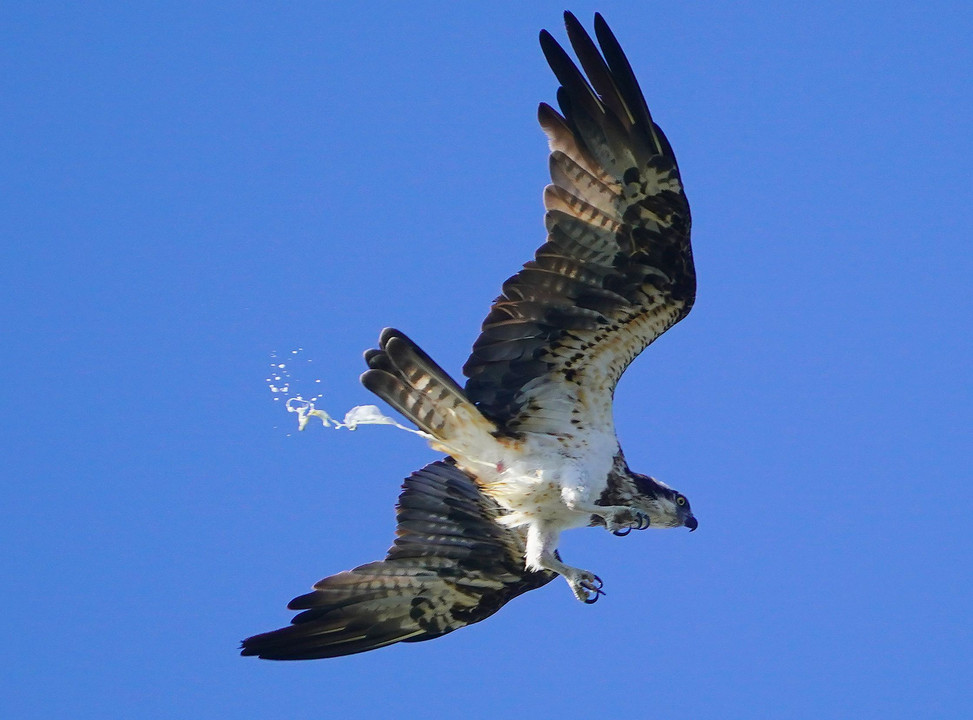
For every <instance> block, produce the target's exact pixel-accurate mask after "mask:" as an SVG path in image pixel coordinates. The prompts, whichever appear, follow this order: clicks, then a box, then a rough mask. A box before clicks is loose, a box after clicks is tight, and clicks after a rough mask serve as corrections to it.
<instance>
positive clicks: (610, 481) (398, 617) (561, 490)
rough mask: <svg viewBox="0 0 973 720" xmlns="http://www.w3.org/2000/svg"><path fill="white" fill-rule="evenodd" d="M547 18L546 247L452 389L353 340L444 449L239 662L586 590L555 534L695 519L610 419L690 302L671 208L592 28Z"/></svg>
mask: <svg viewBox="0 0 973 720" xmlns="http://www.w3.org/2000/svg"><path fill="white" fill-rule="evenodd" d="M565 24H566V26H567V35H568V39H569V40H570V42H571V46H572V47H573V49H574V52H575V55H576V56H577V58H578V62H579V64H580V69H579V67H578V66H577V65H575V63H574V62H573V61H572V60H571V58H570V57H569V56H568V54H567V53H566V52H565V50H564V49H563V48H562V47H561V46H560V45H559V44H558V43H557V41H556V40H554V38H553V37H552V36H551V35H550V33H548V32H547V31H542V32H541V35H540V43H541V48H542V50H543V52H544V55H545V57H546V58H547V62H548V64H549V65H550V66H551V69H552V70H553V71H554V74H555V76H556V77H557V79H558V81H559V82H560V88H559V89H558V91H557V102H558V105H559V107H560V112H558V111H557V110H555V109H554V108H552V107H551V106H549V105H547V104H545V103H541V105H540V108H539V111H538V117H539V120H540V124H541V127H542V128H543V130H544V132H545V133H546V134H547V138H548V143H549V145H550V150H551V153H550V160H549V164H550V172H551V184H550V185H548V186H547V187H546V188H545V189H544V206H545V208H546V214H545V224H546V228H547V241H546V242H545V243H544V244H543V245H542V246H541V247H540V248H539V249H538V250H537V252H536V253H535V255H534V259H533V260H531V261H530V262H528V263H526V264H525V265H524V266H523V268H522V269H521V270H520V271H519V272H518V273H517V274H516V275H514V276H513V277H511V278H510V279H508V280H507V281H506V282H505V283H504V284H503V286H502V291H501V294H500V296H499V297H498V298H497V299H496V300H495V301H494V303H493V306H492V307H491V308H490V312H489V314H488V315H487V317H486V319H485V320H484V322H483V326H482V330H481V332H480V335H479V337H478V338H477V340H476V342H475V343H474V345H473V350H472V354H471V355H470V357H469V360H467V362H466V364H465V365H464V366H463V374H464V375H465V376H466V378H467V380H466V385H465V387H461V386H460V385H459V384H458V383H457V382H456V381H455V380H453V379H452V378H451V377H450V376H449V375H448V374H447V373H446V371H444V370H443V369H442V368H441V367H439V366H438V365H437V364H436V363H435V362H434V361H433V360H432V359H431V358H430V357H429V356H428V355H427V354H426V353H425V352H423V351H422V350H421V349H420V348H419V347H418V346H417V345H416V344H415V343H413V342H412V341H411V340H410V339H409V338H408V337H406V336H405V335H404V334H403V333H401V332H399V331H397V330H393V329H386V330H384V331H383V332H382V334H381V337H380V338H379V347H378V348H377V349H373V350H369V351H367V352H366V353H365V361H366V363H367V365H368V370H367V371H366V372H365V373H364V374H363V375H362V377H361V380H362V383H363V384H364V385H365V387H366V388H368V389H369V390H371V391H372V392H373V393H375V394H376V395H378V396H379V397H380V398H382V399H383V400H385V401H386V402H387V403H388V404H389V405H391V406H392V407H394V408H395V409H396V410H398V411H399V412H400V413H401V414H402V415H404V416H405V417H406V418H408V419H409V420H410V421H412V422H413V423H414V424H415V425H416V426H417V427H418V428H419V430H420V431H422V432H423V433H425V434H426V435H427V436H428V437H429V438H430V444H431V445H432V447H433V448H435V449H437V450H440V451H443V452H445V453H446V457H445V458H444V459H442V460H438V461H436V462H433V463H431V464H429V465H427V466H426V467H424V468H422V469H421V470H418V471H416V472H414V473H413V474H412V475H411V476H410V477H408V478H406V480H405V483H404V485H403V490H402V494H401V495H400V496H399V502H398V506H397V522H398V525H397V529H396V538H395V542H394V544H393V546H392V547H391V548H390V549H389V551H388V554H387V556H386V558H385V559H384V560H381V561H378V562H373V563H369V564H367V565H362V566H360V567H357V568H355V569H354V570H349V571H346V572H341V573H338V574H336V575H332V576H330V577H327V578H325V579H324V580H321V581H320V582H319V583H317V585H315V586H314V590H313V591H312V592H310V593H308V594H306V595H301V596H300V597H297V598H295V599H294V600H292V601H291V603H290V605H289V606H288V607H289V608H290V609H292V610H300V611H301V612H300V613H299V614H298V615H296V616H295V617H294V618H293V620H292V621H291V622H292V624H291V625H290V626H288V627H284V628H281V629H279V630H274V631H272V632H267V633H263V634H260V635H254V636H253V637H250V638H247V639H246V640H244V641H243V645H242V654H243V655H257V656H259V657H262V658H268V659H275V660H299V659H312V658H325V657H337V656H341V655H350V654H352V653H358V652H363V651H366V650H372V649H375V648H379V647H384V646H386V645H390V644H392V643H396V642H417V641H421V640H429V639H431V638H435V637H439V636H441V635H445V634H446V633H449V632H452V631H453V630H456V629H458V628H461V627H464V626H466V625H470V624H472V623H476V622H479V621H481V620H483V619H485V618H487V617H489V616H490V615H492V614H493V613H495V612H496V611H497V610H499V609H500V607H502V606H503V605H504V604H505V603H507V602H508V601H509V600H511V599H512V598H514V597H516V596H518V595H521V594H523V593H525V592H527V591H529V590H533V589H535V588H538V587H541V586H543V585H545V584H547V583H549V582H551V581H552V580H553V579H554V578H556V577H557V576H559V575H560V576H561V577H563V578H564V579H565V580H566V581H567V584H568V585H569V586H570V588H571V591H572V592H573V594H574V595H575V596H576V597H577V598H578V599H579V600H581V601H583V602H585V603H594V602H595V601H596V600H598V598H599V596H600V595H602V594H603V591H602V581H601V579H600V578H599V577H598V576H597V575H595V574H594V573H593V572H591V571H589V570H584V569H581V568H577V567H573V566H571V565H569V564H567V563H566V562H565V561H564V559H563V558H562V557H561V556H560V554H559V553H558V549H557V548H558V539H559V536H560V534H561V532H562V531H564V530H567V529H570V528H576V527H584V526H600V527H603V528H605V529H606V530H608V531H609V532H613V533H615V534H616V535H626V534H628V533H629V532H630V531H632V530H644V529H646V528H650V527H652V528H674V527H687V528H689V529H690V530H691V531H692V530H695V529H696V526H697V521H696V518H695V517H694V516H693V513H692V511H691V510H690V507H689V501H688V500H687V499H686V497H685V496H684V495H682V494H681V493H679V492H677V491H675V490H673V489H672V488H670V487H669V486H668V485H665V484H664V483H662V482H660V481H659V480H656V479H654V478H652V477H649V476H647V475H641V474H639V473H635V472H632V471H631V470H630V469H629V467H628V464H627V463H626V462H625V456H624V455H623V454H622V450H621V448H620V447H619V444H618V439H617V438H616V435H615V427H614V421H613V418H612V398H613V395H614V391H615V385H616V384H617V382H618V379H619V377H620V376H621V375H622V373H623V372H624V370H625V368H626V367H627V366H628V365H629V363H631V361H632V360H633V359H634V358H635V357H636V356H637V355H638V354H639V353H640V352H642V350H643V349H645V347H646V346H648V345H649V344H650V343H651V342H652V341H654V340H655V339H656V338H658V337H659V336H660V335H661V334H662V333H664V332H665V331H666V330H668V329H669V328H670V327H672V326H673V325H674V324H675V323H677V322H679V320H681V319H682V318H683V317H685V316H686V314H687V313H688V312H689V310H690V308H691V307H692V305H693V300H694V298H695V294H696V276H695V271H694V268H693V258H692V251H691V248H690V242H689V233H690V214H689V204H688V202H687V200H686V195H685V193H684V192H683V186H682V180H681V178H680V175H679V169H678V166H677V164H676V158H675V156H674V155H673V152H672V148H671V146H670V145H669V142H668V140H667V139H666V137H665V135H664V134H663V132H662V130H661V129H660V128H659V126H658V125H656V124H655V123H654V122H653V120H652V117H651V115H650V114H649V109H648V106H647V105H646V102H645V98H644V97H643V95H642V91H641V90H640V88H639V85H638V82H637V81H636V79H635V75H634V73H633V72H632V68H631V66H630V65H629V63H628V60H627V59H626V57H625V55H624V53H623V52H622V49H621V47H620V46H619V44H618V41H617V40H616V39H615V36H614V34H613V33H612V31H611V30H610V29H609V27H608V25H607V23H605V21H604V19H603V18H602V17H601V15H597V14H596V15H595V23H594V26H595V37H596V38H597V42H598V45H597V46H596V45H595V42H594V41H593V40H592V38H591V36H590V35H588V33H587V32H586V31H585V29H584V28H583V27H582V25H581V23H580V22H578V20H577V19H576V18H575V17H574V15H572V14H571V13H565ZM599 47H600V51H599Z"/></svg>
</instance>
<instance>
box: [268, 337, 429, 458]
mask: <svg viewBox="0 0 973 720" xmlns="http://www.w3.org/2000/svg"><path fill="white" fill-rule="evenodd" d="M303 351H304V348H297V349H296V350H291V351H289V352H287V353H278V352H276V351H274V352H272V353H271V354H270V374H269V376H268V377H267V378H266V383H267V387H268V388H269V389H270V392H271V393H272V394H273V396H274V402H280V401H281V400H282V399H283V400H284V406H285V407H286V408H287V412H291V413H297V429H298V430H299V431H301V430H304V429H305V428H306V427H307V424H308V421H310V419H311V418H318V419H319V420H320V421H321V424H322V425H324V426H325V427H331V428H334V429H335V430H340V429H342V428H344V429H346V430H355V429H356V428H357V427H358V426H359V425H392V426H393V427H397V428H399V429H400V430H405V431H406V432H410V433H413V434H415V435H419V436H420V437H423V438H425V439H426V440H430V441H431V440H433V437H432V436H431V435H429V434H428V433H424V432H422V431H421V430H416V429H414V428H410V427H406V426H405V425H402V424H401V423H398V422H396V421H395V420H393V419H392V418H390V417H388V416H387V415H383V414H382V412H381V410H379V409H378V407H376V406H375V405H356V406H355V407H353V408H352V409H351V410H349V411H348V412H346V413H345V417H344V419H343V420H336V419H335V418H334V417H332V416H331V414H330V413H328V412H327V411H326V410H322V409H321V408H319V407H317V406H316V403H317V402H319V401H320V400H321V398H322V397H324V395H323V393H320V392H318V393H315V394H313V395H308V396H307V397H305V395H306V394H307V393H306V392H298V389H299V388H301V387H303V386H306V385H307V384H308V382H309V381H308V380H306V379H304V378H303V377H302V374H303V372H304V371H306V370H308V369H310V368H309V367H308V366H309V365H310V364H311V363H312V360H311V359H310V358H306V359H303V358H301V357H300V354H301V353H302V352H303ZM313 382H314V384H315V385H318V384H320V382H321V380H320V379H319V378H317V379H314V380H313ZM288 434H290V433H288Z"/></svg>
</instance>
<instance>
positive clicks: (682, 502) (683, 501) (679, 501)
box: [676, 495, 686, 505]
mask: <svg viewBox="0 0 973 720" xmlns="http://www.w3.org/2000/svg"><path fill="white" fill-rule="evenodd" d="M676 504H677V505H685V504H686V498H684V497H683V496H682V495H677V496H676Z"/></svg>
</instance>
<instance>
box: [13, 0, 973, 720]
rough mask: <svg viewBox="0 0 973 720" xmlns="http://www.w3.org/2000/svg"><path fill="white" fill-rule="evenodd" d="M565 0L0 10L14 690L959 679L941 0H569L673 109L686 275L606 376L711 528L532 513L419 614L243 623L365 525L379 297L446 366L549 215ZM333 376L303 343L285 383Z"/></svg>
mask: <svg viewBox="0 0 973 720" xmlns="http://www.w3.org/2000/svg"><path fill="white" fill-rule="evenodd" d="M563 9H565V8H564V6H563V5H562V4H554V3H550V2H546V1H538V2H532V3H525V2H519V3H508V2H495V3H480V4H476V5H475V6H472V5H471V6H467V4H460V3H451V4H447V3H426V2H413V3H369V4H365V3H289V4H287V6H286V7H279V6H274V7H272V6H271V5H270V4H267V5H261V4H258V3H240V4H219V3H206V4H203V5H202V6H200V4H196V3H193V4H189V3H186V4H175V3H162V4H152V5H148V4H146V5H144V6H143V5H141V4H136V3H98V2H94V3H84V4H77V3H31V4H22V5H21V6H20V7H7V8H5V9H4V10H3V12H2V15H0V41H2V42H0V58H2V66H0V127H2V128H3V130H2V132H0V152H2V158H3V160H2V163H0V216H2V218H3V222H2V227H0V232H2V235H3V243H2V249H0V252H2V256H0V311H2V315H0V317H2V321H0V322H2V328H3V330H2V336H3V338H4V342H5V346H6V351H5V353H4V365H5V370H4V374H5V382H4V383H3V388H2V399H3V407H4V421H3V432H2V434H0V444H2V447H0V449H2V453H3V457H4V465H5V472H4V480H3V483H2V497H0V547H3V548H4V550H3V552H2V553H0V592H2V597H3V601H2V605H0V607H2V608H3V612H2V613H0V630H2V633H3V636H4V642H3V644H2V650H0V714H2V715H3V716H4V717H17V718H35V717H36V718H49V717H57V716H70V717H73V718H96V717H97V718H104V717H139V718H157V717H158V718H171V717H181V718H197V717H198V718H212V717H234V718H251V717H252V718H265V717H309V716H312V715H314V716H322V714H323V716H325V717H355V718H372V717H388V716H389V713H390V712H392V713H394V714H395V715H397V716H402V717H414V718H424V717H460V716H462V717H464V718H469V719H471V720H473V719H476V718H496V717H498V716H503V717H509V716H510V715H511V713H516V714H517V715H518V716H520V715H523V716H525V717H538V718H540V717H575V716H586V717H587V716H593V715H611V716H615V715H631V716H641V717H652V718H685V717H701V718H706V717H719V718H722V719H723V720H730V719H733V718H764V717H773V718H812V717H813V718H816V719H823V718H847V717H856V716H857V717H883V718H886V719H891V718H914V717H961V716H964V715H965V714H969V713H970V712H971V711H973V700H971V697H970V689H969V680H970V677H971V674H973V663H971V657H970V648H971V647H973V637H971V634H973V633H971V625H973V623H971V621H970V616H969V609H970V607H971V603H973V597H971V594H973V593H971V572H970V556H971V550H973V543H971V540H970V535H969V532H968V524H969V521H970V519H971V514H973V513H971V505H973V503H971V489H970V465H971V463H970V459H971V458H970V445H971V427H973V418H971V404H973V403H971V392H970V390H971V382H970V365H971V363H970V359H971V357H973V347H971V330H973V327H971V324H973V323H971V309H973V308H971V292H970V277H971V276H973V252H971V250H970V238H971V236H973V217H971V215H973V212H971V207H973V140H971V137H973V112H971V110H973V102H971V100H970V97H971V94H973V70H971V69H973V51H971V43H970V38H971V37H973V11H971V10H970V8H969V5H968V4H967V3H947V2H927V3H921V4H920V3H914V4H910V3H897V4H893V3H878V2H861V3H855V4H853V6H852V4H846V3H830V2H819V3H773V2H765V3H758V2H752V3H691V2H687V3H621V2H602V3H599V4H592V3H588V2H585V3H581V4H576V5H573V6H572V7H571V9H572V10H574V11H575V12H576V13H577V14H578V16H579V17H580V18H582V19H583V21H584V23H585V24H586V25H587V26H589V27H590V22H591V15H592V13H593V12H594V10H600V11H601V12H603V14H605V16H606V18H607V19H608V21H609V23H611V25H612V26H613V28H614V30H615V32H616V34H617V35H618V37H619V39H620V41H621V43H622V45H623V47H624V48H625V49H626V51H627V52H628V55H629V58H630V60H631V62H632V65H633V66H634V68H635V70H636V73H637V75H638V76H639V78H640V79H641V81H642V85H643V88H644V90H645V93H646V95H647V97H648V100H649V105H650V107H651V108H652V110H653V113H654V115H655V118H656V120H657V121H658V122H659V123H660V124H661V125H662V126H663V128H664V129H665V131H666V133H667V134H668V136H669V139H670V140H671V141H672V144H673V146H674V148H675V151H676V154H677V157H678V158H679V162H680V167H681V169H682V173H683V178H684V181H685V184H686V187H687V192H688V195H689V198H690V202H691V203H692V207H693V218H694V236H693V239H694V248H695V255H696V262H697V269H698V273H699V296H698V300H697V303H696V307H695V309H694V310H693V312H692V314H691V315H690V316H689V317H688V318H687V319H686V320H685V321H684V322H683V323H682V324H680V325H679V326H678V327H676V328H675V329H674V330H673V331H671V332H670V333H669V334H667V335H666V336H665V337H664V338H663V339H662V340H660V341H659V342H658V343H657V344H656V345H654V346H653V347H652V348H650V349H649V351H647V352H646V353H645V354H644V355H643V356H642V357H641V358H640V359H639V360H638V361H637V362H636V363H635V364H634V365H633V367H632V368H631V369H630V370H629V372H628V374H627V375H626V376H625V378H624V379H623V381H622V383H621V385H620V387H619V390H618V393H617V402H616V422H617V426H618V431H619V434H620V436H621V438H622V441H623V444H624V446H625V448H626V454H627V456H628V459H629V461H630V463H631V464H632V466H633V467H634V468H636V469H640V470H642V471H645V472H649V473H651V474H653V475H656V476H658V477H660V478H661V479H663V480H665V481H667V482H669V483H670V484H672V485H674V486H676V487H678V488H679V489H680V490H682V491H683V492H685V493H686V494H687V495H688V496H689V497H690V498H691V500H692V503H693V508H694V510H695V511H696V514H697V516H698V518H699V520H700V528H699V531H698V532H696V533H694V534H693V535H689V534H688V533H685V532H675V531H673V532H667V533H662V532H646V533H633V534H632V535H631V536H629V537H627V538H625V539H619V538H615V537H612V536H610V535H608V534H607V533H604V532H600V531H597V530H593V529H592V530H579V531H573V532H571V533H568V534H567V535H565V536H564V538H563V543H562V549H563V550H564V552H565V553H569V554H570V557H571V558H572V561H573V562H574V563H575V564H578V565H580V566H582V567H589V568H592V569H593V570H595V571H596V572H597V573H598V574H599V575H600V576H601V577H602V578H603V579H604V580H605V583H606V590H607V592H608V595H607V597H605V598H604V599H603V600H602V601H601V602H599V603H598V604H597V605H595V606H591V607H588V606H584V605H582V604H581V603H578V602H577V601H576V600H574V598H573V597H572V596H571V594H570V592H569V591H568V590H567V588H566V586H565V585H564V584H563V583H561V582H558V583H553V584H551V585H549V586H547V587H545V588H543V589H541V590H539V591H537V592H535V593H532V594H529V595H527V596H525V597H523V598H520V599H518V600H516V601H514V602H513V603H511V604H510V605H509V606H507V607H506V608H505V609H504V610H503V611H502V612H501V613H499V614H498V615H497V616H495V617H493V618H491V619H490V620H488V621H487V622H485V623H482V624H480V625H478V626H475V627H472V628H470V629H467V630H463V631H461V632H458V633H455V634H453V635H451V636H448V637H445V638H441V639H439V640H436V641H434V642H431V643H424V644H419V645H399V646H396V647H393V648H388V649H385V650H382V651H378V652H374V653H367V654H364V655H360V656H356V657H349V658H344V659H338V660H330V661H316V662H308V663H285V664H280V663H276V664H275V663H269V662H264V661H258V660H255V659H252V658H240V657H238V656H237V650H236V648H237V643H238V641H239V640H240V639H241V638H242V637H244V636H246V635H250V634H252V633H254V632H258V631H263V630H269V629H272V628H274V627H278V626H280V625H281V624H284V623H286V622H287V621H288V620H289V618H290V616H291V614H290V613H288V612H287V611H286V610H285V608H284V606H285V604H286V602H287V601H288V600H289V599H290V598H291V597H293V596H294V595H297V594H300V593H302V592H304V591H305V590H306V589H307V588H308V587H309V586H310V584H311V583H313V582H315V581H316V580H318V579H319V578H320V577H323V576H324V575H326V574H330V573H332V572H336V571H339V570H342V569H346V568H349V567H352V566H354V565H357V564H360V563H363V562H366V561H369V560H373V559H377V558H379V557H381V556H382V554H383V553H384V551H385V549H386V548H387V546H388V544H389V543H390V541H391V538H392V530H393V513H392V508H393V504H394V501H395V497H396V495H397V492H398V487H399V484H400V482H401V479H402V478H403V477H404V476H405V475H407V474H408V473H409V472H411V471H412V470H414V469H416V468H418V467H420V466H421V465H423V464H424V463H426V462H428V461H429V460H431V459H433V458H434V457H435V455H434V454H433V453H432V452H431V451H429V450H428V449H427V448H425V447H424V445H423V443H422V442H421V441H418V440H417V439H416V438H414V437H413V436H411V435H408V434H407V433H402V432H399V431H396V430H393V429H389V428H363V429H361V430H359V431H358V432H355V433H347V432H335V431H330V430H327V431H326V430H324V429H322V428H320V427H316V428H311V429H309V430H308V431H307V432H305V433H302V434H297V433H295V432H294V416H289V415H287V414H286V413H285V412H284V410H283V408H282V407H281V403H280V402H276V403H275V402H274V401H273V395H272V393H271V392H270V391H269V390H268V388H267V384H266V382H265V378H266V377H267V371H268V367H269V363H270V361H271V354H272V353H274V352H276V353H278V354H279V355H286V354H289V353H290V352H291V351H292V350H295V349H297V348H302V350H301V352H300V353H299V354H298V355H296V356H293V360H294V361H293V362H292V363H291V369H292V370H293V373H292V375H293V384H292V388H293V390H294V391H296V392H305V393H308V394H311V393H318V392H320V393H323V394H324V402H323V405H324V407H326V408H327V409H329V410H330V411H332V412H335V413H340V412H343V411H344V410H346V409H347V408H349V407H350V406H352V405H356V404H361V403H364V402H371V401H372V400H371V398H370V397H369V396H368V394H367V392H366V391H365V390H364V389H363V388H362V387H361V386H360V385H359V384H358V382H357V377H358V375H359V373H360V372H361V371H362V369H363V363H362V360H361V352H362V350H364V349H365V348H367V347H370V346H372V344H373V343H374V341H375V339H376V338H377V335H378V332H379V330H380V329H381V328H382V327H384V326H386V325H394V326H397V327H399V328H401V329H402V330H404V331H406V332H408V333H409V334H410V335H411V336H413V337H414V338H415V339H416V340H417V341H418V342H419V343H420V344H421V345H422V346H423V347H424V348H425V349H426V350H428V351H429V352H430V353H431V354H432V355H433V356H434V357H435V358H437V359H438V360H439V362H440V363H441V364H442V365H443V366H444V367H446V368H447V369H449V370H451V371H452V372H454V373H457V374H458V373H459V368H460V367H461V365H462V363H463V361H464V360H465V358H466V354H467V352H468V350H469V346H470V344H471V343H472V341H473V339H474V338H475V335H476V331H477V328H478V327H479V323H480V322H481V320H482V319H483V317H484V315H485V313H486V311H487V308H488V304H489V301H490V300H491V299H492V298H493V297H495V295H496V294H497V292H498V291H499V286H500V283H501V281H502V280H503V279H504V278H506V277H507V276H508V275H510V274H512V273H513V272H514V271H515V270H516V269H517V268H518V267H519V265H520V264H521V263H522V262H524V261H526V260H527V259H529V258H530V256H531V254H532V252H533V250H534V249H535V248H536V247H537V246H538V245H539V244H541V242H543V224H542V205H541V189H542V187H543V186H544V184H545V183H546V182H547V179H546V145H545V142H544V139H543V136H542V134H541V132H540V130H539V128H538V127H537V125H536V120H535V112H536V105H537V103H538V102H539V101H541V100H547V101H553V98H554V90H555V87H556V85H555V81H554V79H553V76H552V74H551V73H550V71H549V70H548V69H547V67H546V65H545V63H544V60H543V57H542V55H541V52H540V50H539V48H538V45H537V40H536V38H537V32H538V30H539V29H540V28H542V27H546V28H548V29H550V30H552V31H553V32H554V34H555V36H556V37H558V38H559V39H563V37H564V33H563V29H562V27H561V11H562V10H563ZM315 380H320V381H321V382H320V383H315V382H314V381H315Z"/></svg>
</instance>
